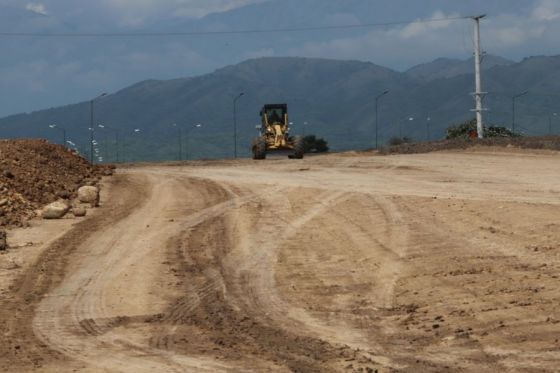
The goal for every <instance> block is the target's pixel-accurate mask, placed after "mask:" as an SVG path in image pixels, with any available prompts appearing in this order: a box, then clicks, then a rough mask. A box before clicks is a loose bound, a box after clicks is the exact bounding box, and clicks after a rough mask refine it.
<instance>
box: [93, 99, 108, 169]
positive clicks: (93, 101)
mask: <svg viewBox="0 0 560 373" xmlns="http://www.w3.org/2000/svg"><path fill="white" fill-rule="evenodd" d="M103 96H107V93H102V94H100V95H99V96H97V97H96V98H94V99H92V100H91V101H90V109H91V117H90V119H91V121H90V127H89V162H90V163H91V164H93V131H94V127H93V103H94V102H95V100H97V99H98V98H101V97H103Z"/></svg>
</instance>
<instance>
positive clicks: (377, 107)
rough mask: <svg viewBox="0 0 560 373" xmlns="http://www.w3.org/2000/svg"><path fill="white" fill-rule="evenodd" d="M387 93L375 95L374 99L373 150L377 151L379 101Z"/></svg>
mask: <svg viewBox="0 0 560 373" xmlns="http://www.w3.org/2000/svg"><path fill="white" fill-rule="evenodd" d="M388 93H389V91H384V92H383V93H381V94H379V95H377V96H376V97H375V149H376V150H377V149H378V140H379V123H378V121H379V100H380V99H381V97H383V96H385V95H386V94H388Z"/></svg>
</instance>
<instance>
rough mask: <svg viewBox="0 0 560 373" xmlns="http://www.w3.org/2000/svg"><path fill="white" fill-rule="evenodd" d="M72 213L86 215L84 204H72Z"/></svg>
mask: <svg viewBox="0 0 560 373" xmlns="http://www.w3.org/2000/svg"><path fill="white" fill-rule="evenodd" d="M72 214H74V216H76V217H82V216H86V214H87V210H86V208H85V207H84V206H74V207H73V208H72Z"/></svg>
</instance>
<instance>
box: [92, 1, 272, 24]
mask: <svg viewBox="0 0 560 373" xmlns="http://www.w3.org/2000/svg"><path fill="white" fill-rule="evenodd" d="M262 1H266V0H102V3H103V4H104V5H105V6H106V7H108V8H110V9H112V10H113V11H116V12H117V14H118V18H120V19H121V20H122V23H124V24H127V25H138V24H141V23H142V22H144V21H146V20H150V19H157V18H158V17H164V18H169V17H170V16H174V17H181V18H202V17H204V16H207V15H209V14H212V13H219V12H226V11H229V10H232V9H236V8H239V7H242V6H246V5H249V4H254V3H258V2H262Z"/></svg>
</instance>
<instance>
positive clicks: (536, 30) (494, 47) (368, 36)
mask: <svg viewBox="0 0 560 373" xmlns="http://www.w3.org/2000/svg"><path fill="white" fill-rule="evenodd" d="M456 16H457V14H456V13H444V12H442V11H436V12H434V13H433V14H432V15H431V16H430V17H428V18H434V19H436V18H438V19H441V18H448V17H456ZM481 32H482V45H483V48H484V49H485V50H486V51H487V52H488V53H491V54H500V55H503V56H504V57H508V58H512V59H519V58H523V57H526V56H528V55H532V54H556V53H559V52H560V50H559V48H558V46H557V45H558V44H557V42H556V41H555V39H556V35H558V34H559V33H560V1H558V0H540V1H537V2H536V3H535V5H534V7H532V8H531V9H529V10H528V12H527V13H525V14H516V13H503V14H501V15H494V16H489V17H488V18H486V19H484V20H483V22H482V26H481ZM472 51H473V30H472V21H471V20H469V19H465V20H448V21H441V22H429V23H412V24H409V25H406V26H395V27H391V28H387V29H374V30H371V31H368V32H366V33H364V34H361V35H355V36H352V37H333V38H331V39H327V40H322V41H312V42H305V43H302V44H300V45H297V46H295V47H293V48H292V49H291V50H290V51H289V54H290V55H301V56H306V57H322V58H340V59H360V60H366V61H373V62H375V63H377V64H381V65H385V66H389V67H392V68H397V69H407V68H409V67H411V66H413V65H415V64H419V63H424V62H427V61H430V60H433V59H435V58H438V57H442V56H445V57H454V58H463V59H466V58H469V57H471V56H472Z"/></svg>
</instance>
